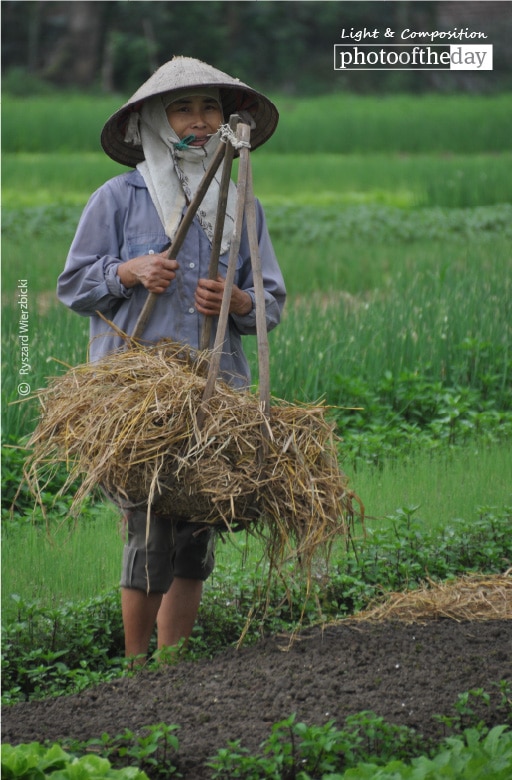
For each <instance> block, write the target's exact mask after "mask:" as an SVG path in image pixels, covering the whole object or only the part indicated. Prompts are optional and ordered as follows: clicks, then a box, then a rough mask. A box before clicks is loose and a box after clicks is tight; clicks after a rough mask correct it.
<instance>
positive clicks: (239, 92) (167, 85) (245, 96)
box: [101, 57, 279, 167]
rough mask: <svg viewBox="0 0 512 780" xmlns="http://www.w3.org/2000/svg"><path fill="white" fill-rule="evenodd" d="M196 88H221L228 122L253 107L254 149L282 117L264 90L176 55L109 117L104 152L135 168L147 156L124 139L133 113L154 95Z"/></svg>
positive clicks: (198, 61) (252, 136)
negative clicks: (235, 114)
mask: <svg viewBox="0 0 512 780" xmlns="http://www.w3.org/2000/svg"><path fill="white" fill-rule="evenodd" d="M196 87H218V88H219V91H220V96H221V101H222V107H223V110H224V118H225V120H226V122H227V121H228V119H229V117H230V115H231V114H234V113H236V112H237V111H242V110H245V109H247V110H250V113H251V115H252V116H253V119H254V120H255V122H256V127H255V128H253V130H252V131H251V149H256V148H257V147H258V146H261V144H263V143H265V141H267V140H268V139H269V138H270V136H271V135H272V133H273V132H274V130H275V129H276V127H277V122H278V120H279V113H278V111H277V108H276V107H275V105H274V104H273V103H272V102H271V101H270V100H269V99H268V98H267V97H265V95H262V94H261V92H257V91H256V90H255V89H253V88H252V87H249V86H248V85H247V84H244V83H243V82H242V81H240V80H239V79H236V78H233V77H232V76H228V75H227V73H223V72H222V71H221V70H217V68H213V67H212V66H211V65H207V64H206V63H205V62H201V61H200V60H196V59H194V58H192V57H174V58H173V59H172V60H170V61H169V62H166V63H165V64H164V65H162V66H161V67H160V68H158V70H156V71H155V72H154V73H153V75H152V76H151V77H150V78H149V79H148V80H147V81H145V82H144V84H142V86H141V87H139V89H138V90H137V91H136V92H135V93H134V94H133V95H132V96H131V98H130V99H129V100H128V102H127V103H125V104H124V105H123V106H122V107H121V108H120V109H119V110H118V111H116V112H115V114H112V116H111V117H110V119H108V120H107V122H106V123H105V126H104V127H103V130H102V132H101V145H102V146H103V149H104V150H105V152H106V153H107V154H108V155H109V157H112V159H113V160H116V162H119V163H121V164H122V165H129V166H132V167H135V166H136V165H137V163H139V162H141V161H142V160H143V159H144V152H143V150H142V147H141V146H135V145H134V144H132V143H127V142H126V141H125V140H124V138H125V134H126V127H127V123H128V119H129V117H130V114H131V113H132V112H133V111H138V110H139V108H140V106H141V104H142V103H143V102H144V100H147V99H148V98H150V97H153V96H154V95H161V94H163V93H165V92H170V91H172V90H175V89H176V90H182V89H184V88H186V89H195V88H196Z"/></svg>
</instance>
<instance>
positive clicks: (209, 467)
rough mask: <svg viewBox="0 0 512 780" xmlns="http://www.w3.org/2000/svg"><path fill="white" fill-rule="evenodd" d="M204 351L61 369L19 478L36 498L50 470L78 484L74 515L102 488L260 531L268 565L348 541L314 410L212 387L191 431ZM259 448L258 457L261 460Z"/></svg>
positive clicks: (341, 490) (344, 489)
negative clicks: (267, 406)
mask: <svg viewBox="0 0 512 780" xmlns="http://www.w3.org/2000/svg"><path fill="white" fill-rule="evenodd" d="M209 357H211V353H209V352H208V353H207V352H204V353H203V352H200V353H190V352H189V351H187V350H186V349H184V348H183V346H181V345H178V344H176V343H174V342H162V343H160V344H158V345H155V346H152V347H147V346H145V347H142V346H139V345H138V344H137V343H135V342H133V341H129V343H128V345H127V348H126V349H123V350H122V351H119V352H117V353H114V354H111V355H109V356H107V357H106V358H104V359H103V360H101V361H100V362H97V363H86V364H83V365H79V366H77V367H74V368H71V369H70V370H69V371H68V372H67V373H65V374H64V375H63V376H60V377H55V378H53V379H51V380H50V382H49V384H48V387H47V388H45V389H43V390H41V391H39V393H38V396H39V400H40V403H41V407H42V413H41V418H40V421H39V423H38V425H37V428H36V430H35V432H34V434H33V435H32V438H31V441H30V447H31V455H30V458H29V460H28V461H27V466H26V477H27V480H28V482H29V484H30V486H31V488H32V490H33V492H34V493H35V494H36V495H37V494H38V493H40V491H42V490H43V489H44V484H45V483H46V482H48V481H49V480H50V479H51V476H52V474H53V473H54V472H55V469H56V468H57V467H58V466H59V464H62V463H64V464H66V466H67V468H68V474H69V476H68V480H67V482H66V485H64V487H63V488H62V491H61V492H62V493H64V492H66V491H68V490H69V489H70V486H71V485H72V484H75V483H76V480H77V479H78V480H80V482H81V485H80V487H79V489H78V491H77V493H76V495H75V501H74V509H78V507H79V504H80V502H81V501H82V499H83V498H84V497H85V496H86V495H88V494H90V493H91V492H92V491H94V490H95V489H96V488H98V486H101V487H102V488H103V489H104V490H106V491H107V493H108V494H110V495H111V496H112V497H114V498H115V499H116V500H117V501H118V502H125V503H127V504H132V505H133V504H140V505H144V504H146V503H147V500H148V497H149V501H150V502H151V504H152V506H153V508H154V510H155V511H156V512H158V513H161V514H166V513H173V514H178V515H180V516H181V517H183V518H186V519H187V520H189V521H190V522H196V523H206V524H211V525H213V526H215V527H216V528H219V529H221V530H226V531H228V530H239V529H243V530H246V531H249V532H253V533H255V534H257V535H260V536H261V537H262V538H263V539H264V540H265V550H266V554H267V555H268V558H269V560H270V563H271V564H272V565H279V564H282V563H284V562H285V561H287V560H288V561H289V560H292V561H298V562H300V566H301V567H302V569H304V568H305V570H306V571H310V567H311V563H312V559H313V556H314V554H315V553H316V552H317V551H318V550H320V549H322V550H328V549H329V548H330V545H331V543H332V542H333V540H334V539H337V538H340V536H344V537H346V538H347V539H349V538H350V534H351V529H352V526H353V521H354V517H355V514H356V512H355V509H354V502H355V503H356V504H358V505H359V507H358V514H360V515H361V516H362V514H363V508H362V506H361V504H360V502H359V499H358V498H357V496H355V495H354V493H352V492H351V491H350V490H349V489H348V484H347V482H348V480H347V478H346V476H345V475H344V474H343V472H342V471H341V470H340V468H339V465H338V455H339V453H338V445H339V441H338V439H337V437H336V436H335V434H334V432H333V426H332V425H331V424H330V423H329V422H328V421H327V420H326V416H325V414H326V407H325V406H324V405H322V404H316V405H298V404H291V403H285V402H282V401H277V400H276V401H273V403H272V406H271V410H270V414H269V416H268V418H267V417H266V416H265V415H264V414H263V411H262V409H261V405H260V402H259V401H258V399H257V397H256V396H255V395H254V394H253V393H252V392H249V391H244V392H240V391H237V390H235V389H233V388H232V387H231V386H230V385H228V384H226V383H224V382H223V381H220V380H219V381H217V383H216V386H215V393H214V395H213V397H212V398H211V399H210V400H209V401H208V402H207V404H206V407H205V408H204V412H205V414H204V422H202V425H201V428H199V426H198V424H197V412H198V410H199V408H200V407H201V404H202V396H203V391H204V387H205V384H206V375H207V369H208V360H209ZM262 453H264V456H262Z"/></svg>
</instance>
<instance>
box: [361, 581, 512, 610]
mask: <svg viewBox="0 0 512 780" xmlns="http://www.w3.org/2000/svg"><path fill="white" fill-rule="evenodd" d="M511 574H512V569H509V570H508V571H506V572H505V573H504V574H495V575H481V574H468V575H466V576H463V577H460V578H458V579H456V580H453V581H449V582H434V581H432V580H428V581H427V583H426V584H425V585H424V586H423V587H421V588H419V589H417V590H411V591H407V592H406V593H390V594H388V595H387V596H386V598H385V600H384V601H383V602H381V603H377V604H374V605H373V606H370V607H369V608H368V609H367V610H365V611H364V612H360V613H359V614H358V615H356V616H353V617H352V618H350V619H351V620H363V621H384V620H399V621H402V622H404V623H418V622H422V621H426V620H437V619H440V618H448V619H450V620H456V621H459V622H460V621H467V620H510V619H512V576H511Z"/></svg>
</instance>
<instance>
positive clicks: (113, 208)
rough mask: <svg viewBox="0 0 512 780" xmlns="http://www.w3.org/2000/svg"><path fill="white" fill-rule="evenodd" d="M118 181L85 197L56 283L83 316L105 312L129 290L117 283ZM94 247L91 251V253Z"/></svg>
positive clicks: (119, 236)
mask: <svg viewBox="0 0 512 780" xmlns="http://www.w3.org/2000/svg"><path fill="white" fill-rule="evenodd" d="M120 186H122V185H120V182H118V181H117V180H116V179H114V180H111V181H109V182H107V183H106V184H105V185H103V187H101V188H100V189H99V190H97V191H96V192H95V193H94V194H93V195H92V196H91V198H90V199H89V202H88V203H87V206H86V207H85V209H84V212H83V214H82V217H81V219H80V222H79V224H78V228H77V231H76V234H75V237H74V239H73V243H72V244H71V247H70V250H69V253H68V257H67V259H66V264H65V267H64V270H63V272H62V273H61V275H60V276H59V279H58V282H57V295H58V297H59V299H60V300H61V301H62V303H64V304H65V305H66V306H69V308H70V309H72V310H73V311H75V312H77V313H78V314H82V315H84V316H91V315H93V314H94V313H95V312H97V311H99V312H101V313H102V314H108V313H109V312H111V311H112V309H113V308H115V306H116V304H117V303H119V300H120V299H123V298H129V297H130V295H131V294H132V290H129V289H127V288H126V287H124V285H123V284H122V283H121V280H120V278H119V276H118V275H117V267H118V265H119V263H120V262H122V254H123V238H122V230H123V224H122V223H123V214H124V211H125V207H124V208H121V207H120V205H119V196H120V194H121V193H120V191H119V188H120ZM92 248H94V250H95V253H94V254H91V249H92Z"/></svg>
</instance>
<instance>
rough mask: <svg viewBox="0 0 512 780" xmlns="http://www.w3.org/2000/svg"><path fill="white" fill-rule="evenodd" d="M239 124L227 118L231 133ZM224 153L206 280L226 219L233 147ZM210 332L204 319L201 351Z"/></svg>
mask: <svg viewBox="0 0 512 780" xmlns="http://www.w3.org/2000/svg"><path fill="white" fill-rule="evenodd" d="M238 122H239V116H238V114H231V116H230V118H229V127H230V128H231V130H232V131H233V132H235V131H236V127H237V124H238ZM226 146H227V149H226V153H225V156H224V167H223V169H222V176H221V180H220V191H219V203H218V206H217V219H216V221H215V232H214V234H213V241H212V252H211V256H210V265H209V268H208V278H209V279H216V278H217V274H218V272H219V257H220V245H221V242H222V233H223V230H224V222H225V219H226V206H227V202H228V191H229V184H230V182H231V170H232V167H233V158H234V156H235V147H234V146H233V144H231V143H229V141H226ZM211 332H212V318H211V317H205V318H204V323H203V330H202V334H201V344H200V347H201V350H205V349H208V347H209V346H210V337H211Z"/></svg>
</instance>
